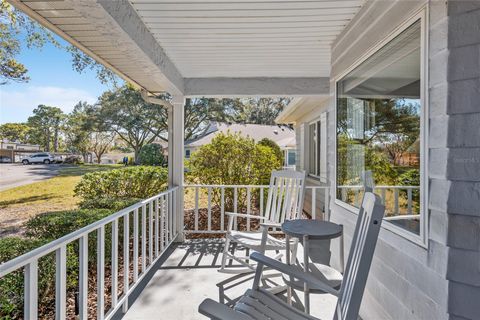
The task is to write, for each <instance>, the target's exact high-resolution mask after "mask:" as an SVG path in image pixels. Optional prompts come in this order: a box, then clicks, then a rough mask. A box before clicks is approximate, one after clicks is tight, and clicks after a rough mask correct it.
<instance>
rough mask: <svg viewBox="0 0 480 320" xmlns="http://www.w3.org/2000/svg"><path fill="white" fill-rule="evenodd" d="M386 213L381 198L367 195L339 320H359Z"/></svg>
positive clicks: (344, 287) (350, 258) (341, 300)
mask: <svg viewBox="0 0 480 320" xmlns="http://www.w3.org/2000/svg"><path fill="white" fill-rule="evenodd" d="M384 212H385V207H384V206H383V205H382V202H381V199H380V197H378V196H377V195H375V194H373V193H371V192H367V193H365V195H364V198H363V202H362V206H361V207H360V209H359V213H358V221H357V224H356V226H355V231H354V234H353V239H352V247H351V248H350V253H349V255H348V261H347V266H346V268H345V274H344V276H343V281H342V287H341V289H340V296H339V299H338V303H337V309H336V311H337V312H336V314H335V320H357V317H358V312H359V309H360V303H361V301H362V296H363V292H364V289H365V285H366V282H367V277H368V271H369V270H370V265H371V263H372V259H373V253H374V251H375V245H376V242H377V238H378V233H379V232H380V225H381V223H382V219H383V215H384Z"/></svg>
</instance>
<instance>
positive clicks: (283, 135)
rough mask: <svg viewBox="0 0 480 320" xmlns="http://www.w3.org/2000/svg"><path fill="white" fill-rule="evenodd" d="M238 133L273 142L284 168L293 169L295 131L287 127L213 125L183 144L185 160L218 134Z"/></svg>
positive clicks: (294, 161) (238, 124)
mask: <svg viewBox="0 0 480 320" xmlns="http://www.w3.org/2000/svg"><path fill="white" fill-rule="evenodd" d="M227 132H231V133H239V134H240V135H242V136H244V137H250V138H252V139H253V140H255V141H257V142H258V141H260V140H262V139H264V138H268V139H270V140H272V141H274V142H275V143H276V144H278V146H279V147H280V149H281V150H282V152H283V153H284V163H283V166H284V167H293V166H295V163H296V142H295V131H294V130H293V129H291V128H289V127H288V126H283V125H282V126H279V125H273V126H271V125H262V124H241V123H235V124H231V123H215V124H213V125H212V126H211V129H209V130H208V131H207V132H206V133H205V134H204V135H202V136H201V137H197V138H196V139H194V140H190V141H186V142H185V158H187V159H189V158H190V156H191V154H192V153H193V152H195V150H197V149H198V148H200V147H201V146H203V145H206V144H208V143H210V142H211V141H212V139H213V138H214V137H215V136H216V135H217V134H219V133H227Z"/></svg>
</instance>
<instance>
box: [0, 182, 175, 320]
mask: <svg viewBox="0 0 480 320" xmlns="http://www.w3.org/2000/svg"><path fill="white" fill-rule="evenodd" d="M179 190H180V189H179V188H178V187H175V188H172V189H169V190H167V191H165V192H162V193H160V194H158V195H156V196H154V197H151V198H149V199H146V200H143V201H141V202H139V203H136V204H134V205H132V206H130V207H128V208H125V209H123V210H121V211H118V212H116V213H114V214H112V215H110V216H108V217H106V218H104V219H102V220H99V221H97V222H95V223H93V224H91V225H89V226H86V227H84V228H82V229H80V230H77V231H75V232H73V233H71V234H68V235H66V236H64V237H62V238H60V239H57V240H55V241H53V242H50V243H48V244H46V245H44V246H42V247H40V248H37V249H35V250H33V251H30V252H28V253H26V254H24V255H22V256H20V257H17V258H15V259H13V260H10V261H8V262H6V263H4V264H1V265H0V278H3V277H5V276H7V275H9V274H10V273H12V272H15V271H19V270H21V268H23V271H24V295H25V298H24V319H37V317H38V298H39V290H38V280H39V279H38V269H39V260H40V259H42V258H44V257H45V256H47V255H49V254H52V253H55V270H56V271H55V316H56V318H57V319H65V318H66V309H67V246H69V245H72V244H73V245H75V247H76V248H78V255H76V257H77V262H78V265H79V274H78V311H79V319H87V318H90V317H89V315H88V293H89V290H88V288H89V281H88V279H89V271H92V268H91V267H90V269H89V259H88V257H89V249H88V248H89V247H88V244H89V236H92V235H93V236H94V237H95V236H96V255H94V257H96V291H97V300H96V314H97V319H110V318H111V317H112V316H113V315H114V314H115V312H116V311H117V310H119V308H120V307H123V311H124V312H126V310H127V308H128V297H129V295H130V294H131V293H132V291H133V290H134V289H135V287H136V286H137V285H138V283H139V282H140V281H141V280H142V279H143V277H144V276H145V275H146V274H147V272H148V271H149V270H150V269H151V268H152V266H153V264H154V263H155V262H156V261H157V260H158V259H159V258H160V257H161V255H162V254H163V253H164V252H165V250H166V249H167V248H168V247H169V246H170V244H171V243H172V242H173V241H174V240H175V239H176V237H177V236H178V232H177V230H178V228H177V224H178V223H180V222H179V221H177V217H176V214H175V212H176V211H175V209H176V208H175V199H176V196H177V192H179ZM121 223H122V224H123V226H122V225H121ZM107 228H108V230H111V232H108V233H111V250H110V251H111V257H110V258H111V259H110V260H111V265H110V266H106V264H105V254H106V248H105V243H106V237H105V234H106V232H105V231H106V229H107ZM119 231H120V232H119ZM119 233H120V238H121V241H120V243H119ZM108 242H110V241H108ZM119 251H123V253H121V256H122V259H119ZM106 267H107V268H108V269H110V273H109V274H110V275H111V276H110V278H111V284H110V286H111V290H110V292H112V293H114V294H111V296H109V299H111V301H110V303H109V305H110V308H109V310H105V275H106V273H105V269H106ZM119 267H121V269H122V270H121V272H122V274H123V283H122V284H123V290H121V291H122V294H121V296H119V291H120V290H119ZM93 270H95V265H93Z"/></svg>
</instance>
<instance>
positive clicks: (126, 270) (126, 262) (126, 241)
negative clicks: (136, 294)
mask: <svg viewBox="0 0 480 320" xmlns="http://www.w3.org/2000/svg"><path fill="white" fill-rule="evenodd" d="M129 219H130V213H127V214H126V215H125V216H124V217H123V295H124V296H125V300H124V302H123V306H122V311H123V313H126V312H127V310H128V291H129V289H128V287H129V286H130V281H129V277H130V223H129V222H130V221H129Z"/></svg>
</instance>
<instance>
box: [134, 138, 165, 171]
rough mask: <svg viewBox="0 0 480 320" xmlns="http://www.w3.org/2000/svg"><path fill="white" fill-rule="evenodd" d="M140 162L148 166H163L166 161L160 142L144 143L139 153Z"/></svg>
mask: <svg viewBox="0 0 480 320" xmlns="http://www.w3.org/2000/svg"><path fill="white" fill-rule="evenodd" d="M138 157H139V160H140V164H142V165H146V166H161V165H163V162H164V161H165V159H164V157H163V148H162V146H161V145H160V144H158V143H150V144H147V145H144V146H143V147H142V149H140V153H139V155H138Z"/></svg>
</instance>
